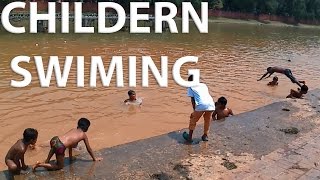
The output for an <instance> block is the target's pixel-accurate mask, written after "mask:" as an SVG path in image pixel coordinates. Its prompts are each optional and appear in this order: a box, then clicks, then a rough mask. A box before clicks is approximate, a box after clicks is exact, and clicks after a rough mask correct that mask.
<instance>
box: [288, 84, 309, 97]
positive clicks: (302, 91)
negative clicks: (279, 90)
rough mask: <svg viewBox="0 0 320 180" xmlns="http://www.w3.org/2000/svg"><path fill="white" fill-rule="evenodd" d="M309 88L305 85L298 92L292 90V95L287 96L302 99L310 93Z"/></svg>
mask: <svg viewBox="0 0 320 180" xmlns="http://www.w3.org/2000/svg"><path fill="white" fill-rule="evenodd" d="M308 90H309V88H308V86H306V85H303V86H302V87H301V89H299V88H298V91H296V90H293V89H291V91H290V94H289V95H288V96H287V98H302V96H303V95H304V94H307V93H308Z"/></svg>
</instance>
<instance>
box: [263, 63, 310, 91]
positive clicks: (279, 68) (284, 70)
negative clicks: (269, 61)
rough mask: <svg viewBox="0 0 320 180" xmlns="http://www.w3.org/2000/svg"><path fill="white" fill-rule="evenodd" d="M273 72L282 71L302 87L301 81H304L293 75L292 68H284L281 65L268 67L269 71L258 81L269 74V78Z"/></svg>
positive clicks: (281, 72)
mask: <svg viewBox="0 0 320 180" xmlns="http://www.w3.org/2000/svg"><path fill="white" fill-rule="evenodd" d="M273 73H280V74H284V75H286V76H287V77H288V78H289V79H290V80H291V82H292V83H295V84H297V85H298V86H299V87H302V85H301V84H300V83H304V81H298V80H297V79H296V78H295V77H294V76H293V75H292V72H291V70H290V69H284V68H281V67H268V68H267V72H266V73H265V74H264V75H263V76H262V77H261V78H260V79H258V81H261V80H262V79H263V78H265V77H266V76H267V75H268V74H269V76H268V77H266V78H265V79H267V78H269V77H270V76H271V75H272V74H273Z"/></svg>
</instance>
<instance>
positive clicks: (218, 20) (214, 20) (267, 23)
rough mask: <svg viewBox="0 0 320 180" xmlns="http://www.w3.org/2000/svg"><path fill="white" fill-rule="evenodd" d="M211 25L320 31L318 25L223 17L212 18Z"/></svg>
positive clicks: (210, 19)
mask: <svg viewBox="0 0 320 180" xmlns="http://www.w3.org/2000/svg"><path fill="white" fill-rule="evenodd" d="M209 22H210V23H221V24H222V23H224V24H250V25H260V26H278V27H293V28H313V29H320V26H317V25H307V24H298V25H292V24H286V23H283V22H278V21H264V22H260V21H257V20H253V19H250V20H241V19H230V18H223V17H210V18H209Z"/></svg>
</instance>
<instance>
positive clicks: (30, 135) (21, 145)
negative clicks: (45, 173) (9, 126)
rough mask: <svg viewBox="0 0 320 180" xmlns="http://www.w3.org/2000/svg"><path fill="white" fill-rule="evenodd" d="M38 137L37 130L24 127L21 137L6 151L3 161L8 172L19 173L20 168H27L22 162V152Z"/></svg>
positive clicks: (33, 143) (34, 142)
mask: <svg viewBox="0 0 320 180" xmlns="http://www.w3.org/2000/svg"><path fill="white" fill-rule="evenodd" d="M37 139H38V131H37V130H35V129H32V128H28V129H25V130H24V132H23V139H20V140H18V141H17V142H16V143H15V144H14V145H13V146H12V147H11V148H10V150H9V151H8V153H7V155H6V158H5V162H6V165H7V166H8V170H9V172H11V173H13V174H20V171H21V170H27V169H28V166H27V165H26V164H25V162H24V154H25V153H26V151H27V149H28V147H29V145H35V144H36V142H37Z"/></svg>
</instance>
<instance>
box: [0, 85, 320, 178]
mask: <svg viewBox="0 0 320 180" xmlns="http://www.w3.org/2000/svg"><path fill="white" fill-rule="evenodd" d="M319 117H320V89H316V90H314V91H312V92H310V93H309V94H308V96H307V97H306V98H305V99H298V100H286V101H282V102H276V103H273V104H271V105H268V106H265V107H262V108H259V109H257V110H254V111H251V112H247V113H243V114H240V115H237V116H235V117H231V118H229V119H227V120H225V121H219V122H214V123H213V124H212V126H211V131H210V135H209V137H210V141H209V142H207V143H205V142H201V141H200V137H201V133H202V127H201V126H202V124H201V125H199V126H198V128H197V130H196V133H195V136H194V137H195V142H194V143H193V144H192V145H186V144H184V141H183V139H182V136H181V134H182V132H183V130H181V131H175V132H171V133H169V134H164V135H161V136H157V137H153V138H149V139H144V140H139V141H135V142H132V143H128V144H124V145H119V146H115V147H112V148H107V149H104V150H101V151H99V152H97V153H98V154H99V155H100V156H102V157H103V158H104V160H103V161H102V162H97V163H93V162H91V161H90V160H88V159H90V157H89V155H88V154H87V153H85V154H84V155H80V156H78V157H77V160H76V161H75V162H74V163H72V164H68V162H67V160H66V164H67V165H66V167H65V168H64V169H63V171H59V172H46V171H42V170H39V171H38V172H36V173H31V172H30V173H29V174H27V175H24V176H21V178H29V179H44V178H45V179H71V178H81V179H82V178H84V179H127V178H130V179H131V178H132V179H152V178H155V179H177V178H181V179H188V178H195V177H199V176H201V177H202V175H203V174H204V175H205V174H206V170H207V171H208V170H210V167H216V170H214V171H212V170H211V171H212V172H214V173H216V175H217V174H223V173H224V172H227V173H228V171H229V170H227V168H228V167H231V169H232V167H233V166H232V164H228V163H226V162H230V163H235V165H236V168H234V167H233V169H235V171H237V170H238V171H242V170H244V169H243V167H244V166H245V165H246V164H248V163H250V162H252V161H254V160H256V159H261V158H262V157H263V156H264V155H267V154H269V153H270V152H273V151H274V150H276V149H278V148H286V147H287V146H288V144H289V143H290V142H292V141H293V140H295V139H297V138H299V137H302V136H303V135H304V134H306V133H308V132H310V131H312V130H313V129H314V128H315V127H316V126H317V125H318V124H320V118H319ZM292 127H294V128H297V129H298V130H299V132H298V133H291V134H290V133H285V132H284V131H283V129H289V128H292ZM208 159H209V160H210V161H208ZM197 163H198V166H197V165H194V164H197ZM201 166H202V167H209V168H207V169H205V170H204V171H200V172H202V173H203V174H201V173H200V175H199V173H198V172H199V168H200V167H201ZM200 169H201V168H200ZM202 170H203V168H202ZM232 171H234V170H232ZM212 172H211V173H212ZM197 173H198V174H197ZM207 173H208V172H207ZM211 175H212V174H211ZM3 177H5V174H3V173H2V174H1V176H0V178H3Z"/></svg>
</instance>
